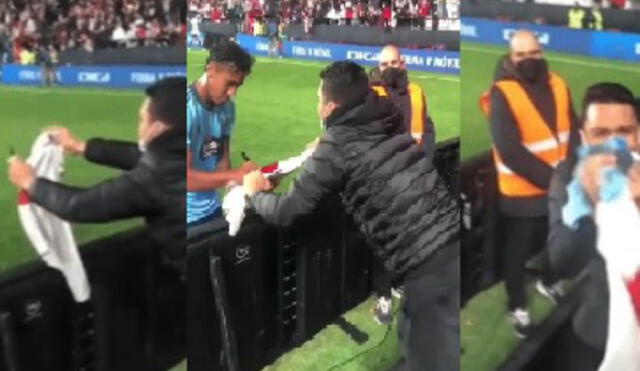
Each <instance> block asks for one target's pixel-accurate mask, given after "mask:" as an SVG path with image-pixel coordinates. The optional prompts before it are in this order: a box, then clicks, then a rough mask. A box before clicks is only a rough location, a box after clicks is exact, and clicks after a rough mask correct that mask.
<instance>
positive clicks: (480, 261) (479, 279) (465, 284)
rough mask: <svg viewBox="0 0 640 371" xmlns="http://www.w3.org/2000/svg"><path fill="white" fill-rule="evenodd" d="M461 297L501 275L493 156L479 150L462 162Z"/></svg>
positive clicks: (482, 287)
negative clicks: (478, 152) (477, 153)
mask: <svg viewBox="0 0 640 371" xmlns="http://www.w3.org/2000/svg"><path fill="white" fill-rule="evenodd" d="M460 172H461V173H460V181H461V189H460V197H461V207H462V227H463V228H462V243H461V249H462V251H461V255H462V259H461V267H460V270H461V275H462V277H461V298H462V303H463V305H464V303H465V302H466V301H467V300H468V299H470V298H471V297H472V296H474V295H475V294H477V293H478V292H480V291H482V290H484V289H486V288H488V287H490V286H492V285H493V284H494V283H496V282H497V281H498V280H499V279H500V278H501V277H502V274H501V269H500V264H499V261H500V259H499V256H498V253H497V252H498V251H499V249H500V244H501V242H502V241H501V240H500V239H499V238H498V233H497V231H496V230H497V227H498V225H499V218H500V213H499V210H498V188H497V178H496V172H495V167H494V165H493V158H492V155H491V153H490V152H485V153H482V154H480V155H478V156H476V157H473V158H471V159H469V160H466V161H464V162H463V163H462V168H461V171H460Z"/></svg>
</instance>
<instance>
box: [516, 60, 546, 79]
mask: <svg viewBox="0 0 640 371" xmlns="http://www.w3.org/2000/svg"><path fill="white" fill-rule="evenodd" d="M516 70H517V71H518V73H519V74H520V76H522V78H523V79H524V80H525V81H527V82H530V83H536V82H539V81H542V80H543V79H544V78H545V77H547V76H548V74H549V65H548V64H547V61H546V60H544V59H533V58H529V59H525V60H522V61H520V62H518V63H517V64H516Z"/></svg>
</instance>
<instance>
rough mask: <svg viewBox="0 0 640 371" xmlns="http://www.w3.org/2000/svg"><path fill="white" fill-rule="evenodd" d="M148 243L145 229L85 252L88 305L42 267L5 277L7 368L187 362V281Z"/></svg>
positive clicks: (154, 366) (51, 370)
mask: <svg viewBox="0 0 640 371" xmlns="http://www.w3.org/2000/svg"><path fill="white" fill-rule="evenodd" d="M148 241H149V236H148V234H147V233H146V231H144V230H142V229H139V230H134V231H130V232H125V233H122V234H118V235H114V236H111V237H108V238H104V239H101V240H98V241H94V242H91V243H89V244H87V245H85V246H82V247H81V248H80V251H81V254H82V259H83V261H84V263H85V267H86V269H87V273H88V276H89V280H90V283H91V288H92V297H91V300H90V301H89V302H87V303H83V304H77V303H75V302H74V301H73V300H72V298H71V295H70V292H69V289H68V287H67V284H66V282H65V281H64V279H63V277H62V275H61V274H60V273H59V272H58V271H55V270H53V269H50V268H47V267H46V266H45V265H44V264H42V263H41V262H36V263H32V264H29V265H28V266H25V267H23V268H20V269H18V270H15V271H11V272H7V273H4V274H2V275H1V276H0V338H1V339H2V341H1V343H0V370H1V371H42V370H47V371H82V370H84V371H90V370H91V371H93V370H95V371H113V370H119V371H120V370H124V371H128V370H131V371H140V370H149V371H152V370H153V371H156V370H158V371H159V370H166V369H168V368H170V367H171V366H173V365H174V364H176V363H177V362H179V360H181V359H182V358H184V354H185V337H186V334H185V325H184V323H185V322H184V318H185V312H184V305H179V304H180V303H184V302H185V295H186V292H185V285H184V282H183V281H184V279H183V278H181V275H180V273H179V272H177V271H176V270H174V269H173V268H170V267H167V266H164V265H163V264H162V263H161V261H160V258H159V254H158V253H157V250H155V249H154V247H153V246H149V244H148Z"/></svg>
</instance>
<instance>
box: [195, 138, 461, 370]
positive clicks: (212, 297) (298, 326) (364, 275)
mask: <svg viewBox="0 0 640 371" xmlns="http://www.w3.org/2000/svg"><path fill="white" fill-rule="evenodd" d="M459 150H460V141H459V138H455V139H451V140H448V141H445V142H442V143H439V144H438V146H437V148H436V151H435V155H434V164H435V167H436V168H437V169H438V172H439V173H440V175H441V177H442V178H443V179H444V181H445V183H446V184H447V186H448V188H449V189H450V190H451V192H452V193H453V192H457V191H456V189H458V188H459V181H458V174H459V168H458V164H459V160H458V158H459ZM187 251H188V265H187V271H188V293H189V298H188V302H189V304H188V309H187V311H188V320H189V323H188V336H189V341H188V349H189V351H188V352H189V354H188V364H189V370H190V371H218V370H225V371H226V370H232V369H239V370H242V371H253V370H260V369H261V368H262V367H264V366H265V365H267V364H270V363H272V362H273V361H274V360H275V359H276V358H277V357H279V356H280V355H281V354H283V353H284V352H286V351H287V350H289V349H291V348H292V347H294V346H297V345H300V344H301V343H303V342H304V341H306V340H308V339H310V338H311V337H312V336H313V335H315V334H316V333H317V332H318V331H320V330H321V329H323V328H324V327H325V326H327V325H328V324H330V323H332V322H333V321H335V320H336V319H337V318H338V317H339V316H340V315H341V314H342V313H344V312H346V311H348V310H350V309H351V308H353V307H355V306H356V305H358V304H359V303H361V302H362V301H364V300H365V299H366V298H367V297H368V296H369V295H370V293H371V250H370V249H369V248H368V245H367V243H366V241H365V239H364V237H363V236H362V234H361V233H360V232H359V231H358V230H357V228H356V226H355V224H354V223H353V220H352V218H351V217H350V216H349V215H347V214H346V213H345V212H344V211H343V209H342V206H341V204H340V200H339V199H338V197H337V196H332V197H329V198H327V199H325V200H323V201H322V202H321V203H320V206H319V208H318V209H317V210H316V211H315V212H314V213H313V215H308V216H306V217H303V218H301V219H300V220H299V221H297V222H296V223H295V224H294V225H293V226H292V227H291V228H289V229H287V230H278V229H275V228H273V227H269V226H267V225H266V224H265V223H264V221H263V220H262V219H261V218H260V217H258V216H255V215H253V216H249V217H248V219H246V220H245V221H244V222H243V226H242V228H241V229H240V231H239V233H238V235H236V236H235V237H229V236H228V233H227V230H226V226H225V227H222V229H220V230H217V231H215V232H213V233H211V234H210V235H208V236H206V237H203V238H198V239H197V240H195V241H190V242H189V245H188V248H187ZM219 262H221V266H222V269H221V271H222V272H220V271H212V266H214V267H218V266H219V265H218V264H219ZM212 263H213V264H212ZM221 281H224V282H226V285H225V287H224V289H222V290H221V289H220V288H219V287H218V288H216V282H221ZM212 282H213V283H214V284H212ZM216 296H218V297H216ZM219 296H222V297H226V299H227V301H228V303H220V298H219ZM225 308H226V309H225ZM227 311H228V312H227ZM229 353H232V354H229ZM234 353H235V354H234ZM236 359H237V363H236V361H235V360H236Z"/></svg>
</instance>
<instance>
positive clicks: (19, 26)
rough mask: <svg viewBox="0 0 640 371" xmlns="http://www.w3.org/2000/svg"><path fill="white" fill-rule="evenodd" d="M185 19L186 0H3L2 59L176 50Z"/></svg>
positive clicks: (0, 15) (0, 9)
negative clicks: (121, 50)
mask: <svg viewBox="0 0 640 371" xmlns="http://www.w3.org/2000/svg"><path fill="white" fill-rule="evenodd" d="M185 19H186V4H185V1H184V0H2V1H0V56H2V57H3V59H5V60H6V59H7V58H11V57H13V59H14V60H18V59H20V54H25V56H26V57H28V59H30V57H29V56H28V54H29V53H31V54H42V53H44V54H49V56H50V57H51V55H53V56H55V54H56V53H58V52H61V51H64V50H68V49H84V50H87V51H93V50H95V49H99V48H111V47H137V46H167V45H175V44H178V43H182V42H183V40H184V35H185V33H186V24H185Z"/></svg>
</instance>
